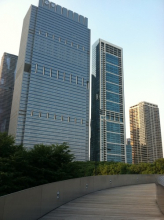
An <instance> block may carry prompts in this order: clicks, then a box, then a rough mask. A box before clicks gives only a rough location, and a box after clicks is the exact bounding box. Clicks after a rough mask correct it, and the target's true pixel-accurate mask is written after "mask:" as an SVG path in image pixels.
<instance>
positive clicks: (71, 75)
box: [70, 74, 72, 83]
mask: <svg viewBox="0 0 164 220" xmlns="http://www.w3.org/2000/svg"><path fill="white" fill-rule="evenodd" d="M71 82H72V75H71V74H70V83H71Z"/></svg>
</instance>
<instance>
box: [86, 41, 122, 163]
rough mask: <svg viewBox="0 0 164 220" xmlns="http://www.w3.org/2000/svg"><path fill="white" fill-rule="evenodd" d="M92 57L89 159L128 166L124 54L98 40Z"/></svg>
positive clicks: (120, 49) (116, 47) (114, 46)
mask: <svg viewBox="0 0 164 220" xmlns="http://www.w3.org/2000/svg"><path fill="white" fill-rule="evenodd" d="M92 56H93V57H92V65H93V66H92V72H93V73H92V105H91V148H90V157H91V160H98V161H116V162H126V145H125V144H126V139H125V116H124V76H123V50H122V48H120V47H118V46H116V45H113V44H111V43H108V42H106V41H104V40H102V39H99V40H98V41H97V42H96V43H95V44H94V45H93V53H92Z"/></svg>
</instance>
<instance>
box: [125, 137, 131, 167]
mask: <svg viewBox="0 0 164 220" xmlns="http://www.w3.org/2000/svg"><path fill="white" fill-rule="evenodd" d="M126 159H127V163H129V164H132V146H131V144H130V138H127V139H126Z"/></svg>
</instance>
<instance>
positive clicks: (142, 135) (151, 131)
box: [129, 102, 163, 164]
mask: <svg viewBox="0 0 164 220" xmlns="http://www.w3.org/2000/svg"><path fill="white" fill-rule="evenodd" d="M129 115H130V139H131V145H132V159H133V164H137V163H142V162H145V163H148V162H150V163H152V162H153V161H155V160H156V159H158V158H163V154H162V139H161V128H160V118H159V108H158V106H157V105H154V104H151V103H148V102H140V103H139V104H137V105H134V106H132V107H130V110H129Z"/></svg>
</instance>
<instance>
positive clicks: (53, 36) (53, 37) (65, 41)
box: [39, 31, 85, 51]
mask: <svg viewBox="0 0 164 220" xmlns="http://www.w3.org/2000/svg"><path fill="white" fill-rule="evenodd" d="M40 34H41V31H39V35H40ZM45 36H46V37H48V33H45ZM52 39H55V35H52ZM58 40H59V42H61V41H62V39H61V38H60V37H59V38H58ZM64 43H65V44H68V42H67V40H64ZM70 46H71V47H73V46H74V43H73V42H71V44H70ZM76 48H77V49H80V48H81V47H80V46H79V45H78V44H77V45H76ZM82 50H83V51H85V47H82Z"/></svg>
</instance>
